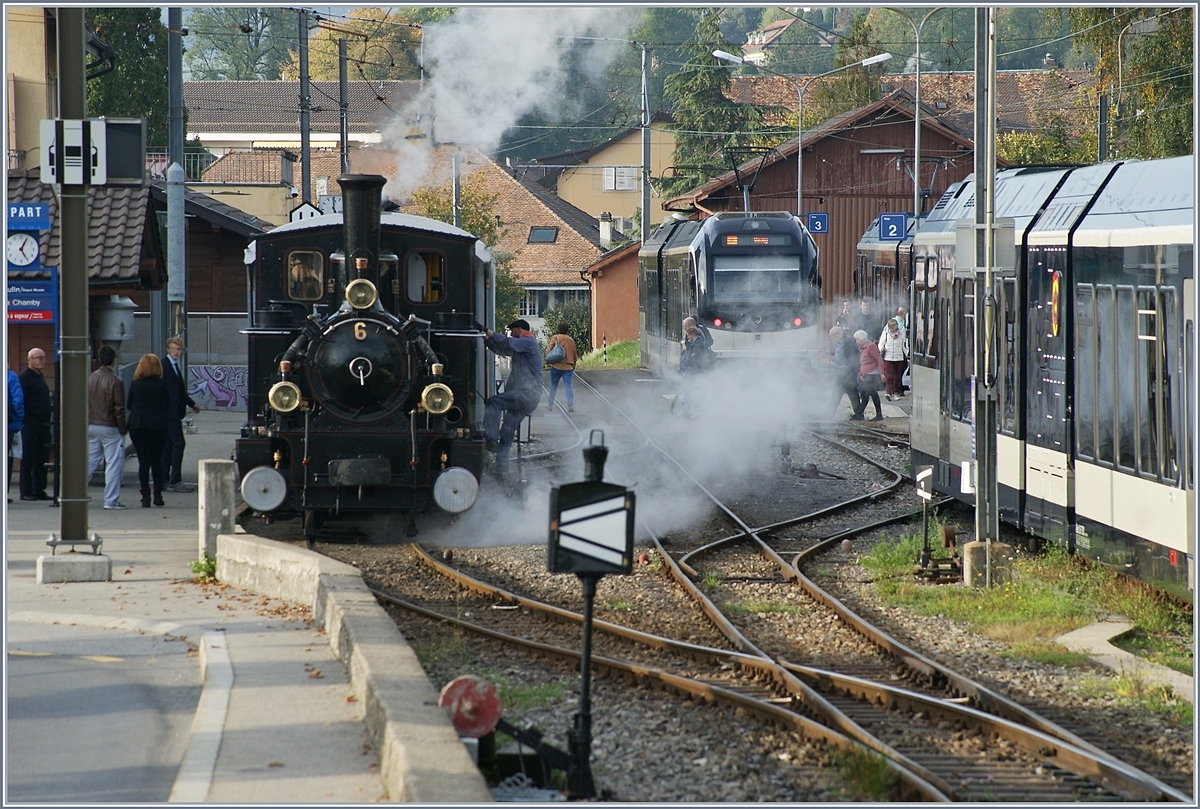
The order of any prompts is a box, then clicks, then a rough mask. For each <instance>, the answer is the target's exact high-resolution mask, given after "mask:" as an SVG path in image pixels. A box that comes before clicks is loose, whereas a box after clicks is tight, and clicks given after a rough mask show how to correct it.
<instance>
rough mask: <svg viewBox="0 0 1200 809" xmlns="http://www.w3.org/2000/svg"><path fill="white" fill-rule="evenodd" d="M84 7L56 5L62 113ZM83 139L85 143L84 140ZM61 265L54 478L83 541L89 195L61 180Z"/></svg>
mask: <svg viewBox="0 0 1200 809" xmlns="http://www.w3.org/2000/svg"><path fill="white" fill-rule="evenodd" d="M84 41H85V40H84V23H83V9H82V8H60V9H58V82H59V83H58V109H59V115H61V116H62V117H63V118H65V119H82V118H84V116H85V115H86V114H87V113H86V106H87V105H86V99H87V85H86V83H85V79H84V58H83V48H84ZM85 145H86V144H85ZM59 216H60V220H59V227H60V234H61V236H60V238H61V239H62V266H61V267H60V268H59V299H60V301H61V306H62V322H61V323H60V326H59V329H60V331H59V334H60V341H59V356H58V361H57V368H56V371H57V376H58V379H57V384H56V385H55V388H56V390H57V392H58V397H57V398H58V401H59V402H61V405H60V407H59V413H58V414H57V416H58V422H59V435H58V445H57V446H58V452H57V454H56V456H55V458H54V463H55V464H56V466H55V470H54V477H55V482H56V483H57V482H58V481H60V480H61V485H59V497H60V501H59V502H60V503H61V504H62V513H61V514H60V515H59V518H60V525H61V528H62V536H61V540H62V541H63V542H86V541H87V532H88V501H87V445H88V435H87V421H88V420H87V383H88V371H89V370H90V369H89V365H90V363H89V359H90V356H91V352H90V351H89V346H88V266H87V265H88V261H87V258H88V238H87V233H88V199H87V186H86V185H63V186H62V188H61V191H60V193H59Z"/></svg>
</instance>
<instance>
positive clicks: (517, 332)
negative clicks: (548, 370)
mask: <svg viewBox="0 0 1200 809" xmlns="http://www.w3.org/2000/svg"><path fill="white" fill-rule="evenodd" d="M508 333H509V335H510V336H508V337H505V336H504V335H503V334H497V333H496V332H494V331H492V330H491V329H488V330H487V331H486V332H485V335H486V337H485V339H484V341H483V342H484V345H486V346H487V347H488V348H490V349H491V350H492V351H493V352H495V353H496V354H499V355H500V356H501V357H512V366H511V368H510V370H509V373H508V379H507V380H506V381H505V383H504V392H503V393H497V394H496V395H494V396H492V397H491V398H489V399H488V403H487V409H486V410H485V411H484V414H483V439H484V441H485V444H484V447H485V449H487V451H488V452H494V453H496V461H495V464H494V465H493V467H492V469H493V471H494V472H495V473H496V474H497V475H503V474H506V473H507V472H508V454H509V452H510V450H511V449H512V442H513V436H515V435H516V433H517V430H518V429H520V427H521V420H522V419H524V418H525V417H527V416H528V415H529V414H531V413H532V412H533V411H535V410H537V406H538V402H540V401H541V400H542V351H541V349H540V348H539V346H538V341H537V338H536V337H534V336H533V335H532V334H531V333H530V331H529V321H527V320H514V321H513V322H512V323H509V324H508ZM501 417H503V424H501Z"/></svg>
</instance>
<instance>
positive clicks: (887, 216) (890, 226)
mask: <svg viewBox="0 0 1200 809" xmlns="http://www.w3.org/2000/svg"><path fill="white" fill-rule="evenodd" d="M907 235H908V214H906V213H881V214H880V215H879V240H880V241H883V242H902V241H904V238H905V237H906V236H907Z"/></svg>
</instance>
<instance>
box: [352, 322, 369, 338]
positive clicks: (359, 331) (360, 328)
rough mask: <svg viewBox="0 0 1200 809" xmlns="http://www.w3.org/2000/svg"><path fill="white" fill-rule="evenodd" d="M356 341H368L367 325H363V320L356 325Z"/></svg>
mask: <svg viewBox="0 0 1200 809" xmlns="http://www.w3.org/2000/svg"><path fill="white" fill-rule="evenodd" d="M354 339H355V340H365V339H367V324H366V323H363V322H362V321H361V320H360V321H358V322H356V323H355V324H354Z"/></svg>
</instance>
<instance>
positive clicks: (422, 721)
mask: <svg viewBox="0 0 1200 809" xmlns="http://www.w3.org/2000/svg"><path fill="white" fill-rule="evenodd" d="M217 579H218V580H219V581H221V582H223V583H226V584H229V585H231V586H236V587H240V588H243V589H246V590H250V591H253V592H256V593H259V594H261V595H266V596H271V597H273V598H279V599H282V600H285V601H291V602H292V603H295V604H305V605H308V606H310V607H311V608H312V610H313V616H314V618H315V619H316V620H317V621H318V622H319V623H321V625H322V626H324V628H325V632H326V636H327V637H328V639H329V644H330V647H331V648H332V649H333V651H334V653H335V654H337V656H338V657H339V658H340V659H341V661H342V663H343V664H344V665H345V666H346V670H347V671H348V672H349V674H350V681H351V684H352V686H353V688H354V692H355V696H356V697H357V698H358V699H359V701H360V702H361V703H362V705H363V710H364V714H365V717H366V725H367V732H368V734H369V736H370V738H371V741H372V743H374V744H375V746H376V749H377V750H378V752H379V764H380V776H381V777H382V779H383V783H384V786H385V787H386V788H387V791H388V795H389V797H390V798H391V799H392V800H395V801H412V802H420V803H445V802H452V803H480V802H491V801H493V800H494V799H493V797H492V795H491V793H490V792H489V791H488V788H487V783H486V781H484V778H483V776H482V775H481V774H480V772H479V770H478V768H477V767H476V766H475V764H474V762H473V761H472V760H471V757H470V754H469V753H468V752H467V748H466V747H465V746H464V745H463V743H462V742H461V741H459V739H458V734H457V733H456V732H455V730H454V727H453V725H451V723H450V719H449V717H448V716H447V715H446V713H445V712H444V711H443V710H442V709H441V708H439V707H438V705H437V698H438V695H437V692H436V691H435V690H434V688H433V686H432V685H431V684H430V682H429V680H428V678H427V677H426V675H425V671H424V669H422V668H421V665H420V662H419V661H418V660H417V657H416V655H415V654H414V653H413V651H412V649H411V648H409V646H408V644H407V643H405V642H404V638H403V636H402V635H401V634H400V631H399V629H397V628H396V624H395V622H394V621H393V620H392V619H391V618H390V617H388V615H387V613H386V612H385V611H384V610H383V608H382V607H380V606H379V604H378V603H377V602H376V601H375V598H374V597H373V596H372V595H371V593H370V591H369V590H367V587H366V585H365V584H364V583H363V581H362V577H361V575H360V574H359V572H358V570H356V569H355V568H353V567H351V566H349V565H345V564H342V563H341V562H336V561H334V560H332V559H329V558H328V557H325V556H322V555H320V554H318V553H313V552H312V551H307V550H304V549H301V548H294V547H292V546H290V545H286V544H284V543H282V542H275V541H273V540H269V539H263V538H262V537H256V536H253V535H251V534H220V535H218V536H217Z"/></svg>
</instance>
